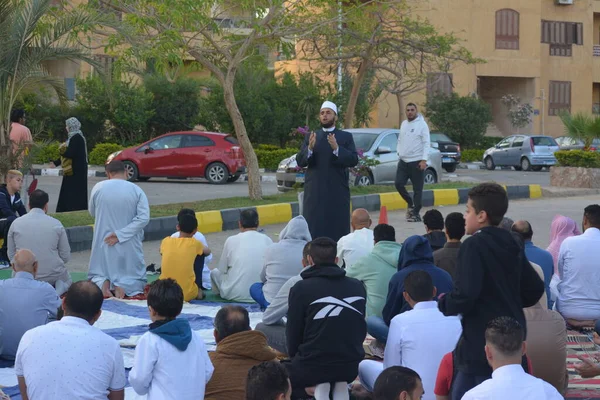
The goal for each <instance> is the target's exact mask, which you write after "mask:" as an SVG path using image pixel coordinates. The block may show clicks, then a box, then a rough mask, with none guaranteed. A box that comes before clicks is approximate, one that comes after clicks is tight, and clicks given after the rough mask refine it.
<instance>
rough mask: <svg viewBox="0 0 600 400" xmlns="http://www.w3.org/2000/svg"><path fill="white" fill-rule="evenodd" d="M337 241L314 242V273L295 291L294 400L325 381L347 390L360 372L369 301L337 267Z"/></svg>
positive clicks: (291, 319)
mask: <svg viewBox="0 0 600 400" xmlns="http://www.w3.org/2000/svg"><path fill="white" fill-rule="evenodd" d="M336 247H337V245H336V243H335V242H334V241H333V240H331V239H329V238H317V239H315V240H313V241H312V242H311V244H310V249H309V256H308V261H309V263H310V264H311V265H312V267H311V268H310V269H307V270H304V272H302V274H301V275H302V280H301V281H299V282H297V283H296V284H295V285H294V287H293V288H292V289H291V291H290V300H289V302H290V303H289V310H288V323H287V332H286V334H287V349H288V354H289V356H290V360H289V362H286V363H285V366H286V368H287V370H288V373H289V374H290V380H291V381H292V398H293V399H303V398H305V397H307V396H306V395H307V391H306V389H307V388H311V387H314V386H316V385H318V384H320V383H330V384H332V386H333V384H336V385H335V386H336V390H341V391H342V392H344V391H345V395H346V396H347V395H348V389H347V385H346V384H343V385H337V383H341V382H352V381H354V379H355V378H356V375H357V374H358V364H359V363H360V361H361V360H362V359H363V358H364V356H365V351H364V349H363V341H364V340H365V336H366V333H367V329H366V324H365V300H366V299H365V298H366V296H367V293H366V291H365V288H364V286H363V285H362V283H360V282H359V281H357V280H356V279H353V278H348V277H347V276H346V272H345V271H344V270H343V269H342V268H340V267H338V265H337V261H338V260H337V257H336Z"/></svg>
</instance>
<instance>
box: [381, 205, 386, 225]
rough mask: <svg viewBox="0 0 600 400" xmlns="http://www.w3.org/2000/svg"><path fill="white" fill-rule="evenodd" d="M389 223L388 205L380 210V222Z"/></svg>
mask: <svg viewBox="0 0 600 400" xmlns="http://www.w3.org/2000/svg"><path fill="white" fill-rule="evenodd" d="M387 223H388V215H387V206H381V209H380V210H379V224H387Z"/></svg>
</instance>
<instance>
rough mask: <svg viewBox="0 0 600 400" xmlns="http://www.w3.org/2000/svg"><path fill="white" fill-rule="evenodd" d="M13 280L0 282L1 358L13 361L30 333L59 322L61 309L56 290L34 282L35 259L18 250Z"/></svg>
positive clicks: (29, 253) (27, 253)
mask: <svg viewBox="0 0 600 400" xmlns="http://www.w3.org/2000/svg"><path fill="white" fill-rule="evenodd" d="M13 269H14V270H15V272H16V274H15V276H14V278H11V279H7V280H4V281H0V326H2V327H3V332H2V343H3V349H2V353H1V354H0V358H2V359H5V360H14V359H15V356H16V354H17V348H18V347H19V342H20V341H21V337H22V336H23V335H24V334H25V332H27V331H28V330H29V329H32V328H35V327H36V326H40V325H44V324H45V323H46V322H48V319H49V317H53V318H56V315H57V312H58V308H59V307H60V305H61V302H60V299H59V298H58V296H57V294H56V290H54V288H52V286H50V284H48V283H46V282H40V281H36V280H35V276H36V273H37V270H38V263H37V260H36V259H35V255H34V254H33V253H32V252H31V251H29V250H27V249H23V250H19V251H18V252H17V254H15V256H14V259H13Z"/></svg>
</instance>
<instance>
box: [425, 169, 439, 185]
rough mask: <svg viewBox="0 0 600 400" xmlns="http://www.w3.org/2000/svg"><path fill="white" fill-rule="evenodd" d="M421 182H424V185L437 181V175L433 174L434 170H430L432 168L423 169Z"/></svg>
mask: <svg viewBox="0 0 600 400" xmlns="http://www.w3.org/2000/svg"><path fill="white" fill-rule="evenodd" d="M423 183H425V184H426V185H433V184H434V183H437V175H436V174H435V171H434V170H432V169H426V170H425V176H424V177H423Z"/></svg>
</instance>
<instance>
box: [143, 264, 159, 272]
mask: <svg viewBox="0 0 600 400" xmlns="http://www.w3.org/2000/svg"><path fill="white" fill-rule="evenodd" d="M159 273H160V268H158V269H157V268H156V265H155V264H150V265H148V266H147V267H146V275H156V274H159Z"/></svg>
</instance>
